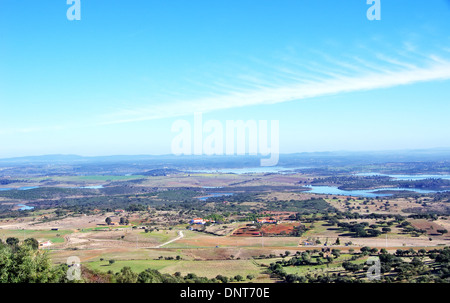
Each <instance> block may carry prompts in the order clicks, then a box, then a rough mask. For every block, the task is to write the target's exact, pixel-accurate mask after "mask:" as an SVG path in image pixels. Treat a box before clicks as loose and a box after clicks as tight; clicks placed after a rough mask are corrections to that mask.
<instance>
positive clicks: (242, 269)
mask: <svg viewBox="0 0 450 303" xmlns="http://www.w3.org/2000/svg"><path fill="white" fill-rule="evenodd" d="M85 265H86V266H88V267H89V268H91V269H95V270H99V271H103V272H107V271H109V270H111V271H113V272H118V271H120V270H121V269H122V268H123V267H124V266H129V267H130V268H131V269H132V270H133V271H135V272H141V271H144V270H145V269H147V268H152V269H157V270H159V271H160V272H161V273H168V274H174V273H175V272H180V273H181V274H182V275H186V274H188V273H194V274H196V275H198V276H203V277H208V278H214V277H216V276H217V275H223V276H227V277H234V276H235V275H241V276H243V277H246V276H247V275H249V274H252V275H255V276H260V275H262V272H263V270H264V268H262V267H259V266H258V265H256V264H255V263H254V262H253V261H252V260H220V261H192V260H126V261H124V260H118V261H116V262H115V263H114V264H112V265H109V263H108V260H104V261H94V262H87V263H85Z"/></svg>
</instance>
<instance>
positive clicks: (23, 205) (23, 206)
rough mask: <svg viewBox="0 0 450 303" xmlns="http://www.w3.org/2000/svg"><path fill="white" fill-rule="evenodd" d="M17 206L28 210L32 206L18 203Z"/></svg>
mask: <svg viewBox="0 0 450 303" xmlns="http://www.w3.org/2000/svg"><path fill="white" fill-rule="evenodd" d="M17 206H21V208H19V210H30V209H33V208H34V207H33V206H28V205H25V204H18V205H17Z"/></svg>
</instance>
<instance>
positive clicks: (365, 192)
mask: <svg viewBox="0 0 450 303" xmlns="http://www.w3.org/2000/svg"><path fill="white" fill-rule="evenodd" d="M305 187H308V188H311V190H308V191H307V192H308V193H314V194H322V195H341V196H357V197H366V198H375V197H389V196H392V194H380V193H374V192H375V191H380V190H395V191H399V190H407V191H414V192H416V193H419V194H429V193H436V192H442V191H436V190H424V189H415V188H399V187H395V188H394V187H388V188H377V189H359V190H342V189H339V188H337V187H336V186H310V185H308V186H305Z"/></svg>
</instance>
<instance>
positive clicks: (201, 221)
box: [189, 218, 215, 224]
mask: <svg viewBox="0 0 450 303" xmlns="http://www.w3.org/2000/svg"><path fill="white" fill-rule="evenodd" d="M207 222H211V223H215V221H212V220H204V219H203V218H194V219H192V220H191V221H190V222H189V223H190V224H206V223H207Z"/></svg>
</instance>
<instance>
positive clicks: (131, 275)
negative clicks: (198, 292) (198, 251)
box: [110, 266, 255, 283]
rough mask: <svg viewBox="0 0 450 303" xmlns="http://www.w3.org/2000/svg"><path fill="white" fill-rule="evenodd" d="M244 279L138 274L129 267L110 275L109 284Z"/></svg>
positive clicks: (155, 272)
mask: <svg viewBox="0 0 450 303" xmlns="http://www.w3.org/2000/svg"><path fill="white" fill-rule="evenodd" d="M254 278H255V276H254V275H251V274H249V275H247V276H246V279H247V280H253V279H254ZM241 281H245V278H244V277H243V276H241V275H236V276H234V277H227V276H223V275H217V276H216V277H215V278H212V279H210V278H207V277H200V276H197V275H196V274H194V273H188V274H187V275H185V276H182V275H181V273H180V272H176V273H175V274H173V275H170V274H162V273H160V272H159V271H158V270H156V269H151V268H149V269H146V270H144V271H142V272H140V273H136V272H134V271H133V270H132V269H131V268H130V267H128V266H126V267H123V268H122V269H121V270H120V271H119V272H118V273H116V274H112V273H110V282H112V283H228V282H241Z"/></svg>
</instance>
